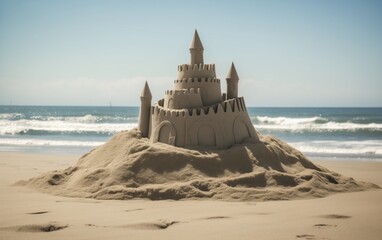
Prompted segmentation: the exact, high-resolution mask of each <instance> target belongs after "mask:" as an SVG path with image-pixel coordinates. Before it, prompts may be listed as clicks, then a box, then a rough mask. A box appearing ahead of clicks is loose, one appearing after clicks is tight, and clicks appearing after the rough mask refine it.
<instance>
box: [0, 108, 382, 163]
mask: <svg viewBox="0 0 382 240" xmlns="http://www.w3.org/2000/svg"><path fill="white" fill-rule="evenodd" d="M248 112H249V115H250V118H251V120H252V123H253V125H254V126H255V128H256V129H257V130H258V131H259V132H260V133H261V134H271V135H274V136H276V137H277V138H279V139H282V140H284V141H286V142H287V143H289V144H290V145H292V146H294V147H296V148H297V149H299V150H300V151H302V152H303V153H304V154H306V155H307V156H308V157H311V158H330V159H333V158H336V159H354V160H373V161H382V108H256V107H249V108H248ZM138 113H139V108H138V107H73V106H70V107H69V106H68V107H65V106H0V151H23V152H44V153H47V152H48V153H86V152H87V151H89V150H90V149H92V148H94V147H96V146H98V145H100V144H102V143H104V142H106V141H107V140H108V139H109V138H110V137H111V136H112V135H113V134H115V133H116V132H118V131H122V130H128V129H131V128H133V127H136V126H137V122H138Z"/></svg>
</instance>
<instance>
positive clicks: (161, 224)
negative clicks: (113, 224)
mask: <svg viewBox="0 0 382 240" xmlns="http://www.w3.org/2000/svg"><path fill="white" fill-rule="evenodd" d="M176 223H179V222H178V221H170V220H164V219H161V220H158V221H157V222H150V223H137V224H129V225H123V226H118V227H123V228H125V227H126V228H135V229H142V230H160V229H162V230H163V229H167V228H168V227H170V226H172V225H174V224H176Z"/></svg>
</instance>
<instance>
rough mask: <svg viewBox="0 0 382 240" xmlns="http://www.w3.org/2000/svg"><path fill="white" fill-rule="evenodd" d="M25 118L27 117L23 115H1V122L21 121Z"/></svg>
mask: <svg viewBox="0 0 382 240" xmlns="http://www.w3.org/2000/svg"><path fill="white" fill-rule="evenodd" d="M23 118H25V115H24V114H22V113H0V120H2V119H6V120H20V119H23Z"/></svg>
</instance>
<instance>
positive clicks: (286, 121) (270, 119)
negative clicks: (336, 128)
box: [252, 116, 329, 125]
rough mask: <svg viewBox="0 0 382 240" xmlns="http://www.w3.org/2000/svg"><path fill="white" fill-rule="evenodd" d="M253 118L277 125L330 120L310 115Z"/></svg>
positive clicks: (319, 122)
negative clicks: (301, 116)
mask: <svg viewBox="0 0 382 240" xmlns="http://www.w3.org/2000/svg"><path fill="white" fill-rule="evenodd" d="M252 120H254V121H255V122H259V123H264V124H276V125H296V124H309V123H316V124H321V123H327V122H328V121H329V120H328V119H327V118H323V117H308V118H289V117H268V116H256V117H253V118H252Z"/></svg>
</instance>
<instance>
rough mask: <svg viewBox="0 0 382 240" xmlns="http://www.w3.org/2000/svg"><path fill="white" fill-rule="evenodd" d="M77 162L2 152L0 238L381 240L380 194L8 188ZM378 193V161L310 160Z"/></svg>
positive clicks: (381, 166) (381, 182)
mask: <svg viewBox="0 0 382 240" xmlns="http://www.w3.org/2000/svg"><path fill="white" fill-rule="evenodd" d="M78 158H79V156H64V155H62V156H60V155H37V154H23V153H0V216H1V217H0V239H233V238H235V239H265V240H266V239H357V240H358V239H381V236H382V205H381V202H382V190H379V189H378V190H370V191H361V192H351V193H339V194H333V195H329V196H328V197H325V198H315V199H303V200H301V199H300V200H288V201H266V202H225V201H216V200H208V201H205V200H182V201H173V200H163V201H150V200H129V201H124V200H96V199H85V198H69V197H60V196H52V195H48V194H44V193H40V192H37V191H35V190H33V189H30V188H26V187H22V186H14V185H13V183H15V182H17V181H19V180H22V179H28V178H31V177H37V176H39V175H41V174H43V173H45V172H46V171H50V170H55V169H65V168H68V167H70V166H73V165H74V164H76V162H77V159H78ZM313 163H314V164H317V163H318V164H319V165H322V166H325V167H327V168H328V169H331V170H333V171H335V172H338V173H341V174H343V175H345V176H352V177H353V178H354V179H356V180H359V181H367V182H373V183H375V184H378V185H380V186H382V175H381V172H382V162H352V161H319V162H318V161H314V162H313Z"/></svg>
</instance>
